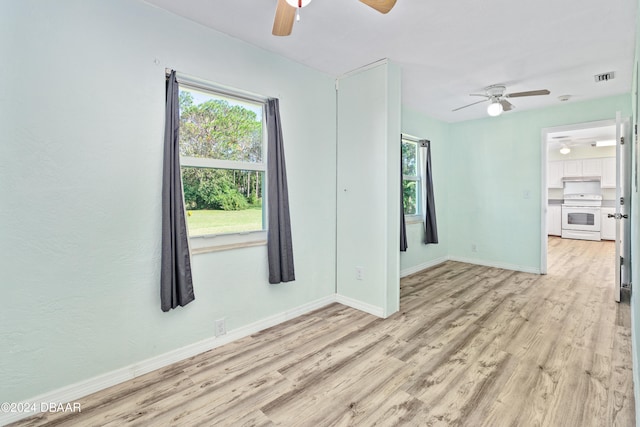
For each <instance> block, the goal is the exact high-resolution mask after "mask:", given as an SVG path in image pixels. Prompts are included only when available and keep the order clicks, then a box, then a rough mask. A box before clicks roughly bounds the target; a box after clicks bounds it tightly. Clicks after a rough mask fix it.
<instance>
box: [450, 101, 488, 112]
mask: <svg viewBox="0 0 640 427" xmlns="http://www.w3.org/2000/svg"><path fill="white" fill-rule="evenodd" d="M487 101H488V100H487V99H483V100H482V101H477V102H474V103H473V104H469V105H465V106H463V107H458V108H456V109H455V110H451V111H458V110H462V109H463V108H467V107H471V106H472V105H476V104H480V103H481V102H487Z"/></svg>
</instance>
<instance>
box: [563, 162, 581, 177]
mask: <svg viewBox="0 0 640 427" xmlns="http://www.w3.org/2000/svg"><path fill="white" fill-rule="evenodd" d="M564 176H565V177H581V176H582V160H565V161H564Z"/></svg>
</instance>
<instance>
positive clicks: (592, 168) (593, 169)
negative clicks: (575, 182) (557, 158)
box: [582, 159, 602, 177]
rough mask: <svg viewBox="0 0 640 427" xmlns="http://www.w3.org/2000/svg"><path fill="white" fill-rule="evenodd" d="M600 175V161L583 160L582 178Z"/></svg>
mask: <svg viewBox="0 0 640 427" xmlns="http://www.w3.org/2000/svg"><path fill="white" fill-rule="evenodd" d="M600 175H602V159H583V160H582V176H598V177H599V176H600Z"/></svg>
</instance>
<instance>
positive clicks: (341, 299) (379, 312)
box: [336, 294, 385, 318]
mask: <svg viewBox="0 0 640 427" xmlns="http://www.w3.org/2000/svg"><path fill="white" fill-rule="evenodd" d="M336 302H338V303H340V304H343V305H346V306H348V307H351V308H355V309H356V310H360V311H364V312H365V313H369V314H373V315H374V316H377V317H382V318H384V317H385V316H384V309H383V308H382V307H378V306H377V305H371V304H367V303H366V302H362V301H359V300H357V299H353V298H349V297H346V296H344V295H339V294H336Z"/></svg>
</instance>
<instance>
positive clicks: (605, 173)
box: [600, 157, 616, 188]
mask: <svg viewBox="0 0 640 427" xmlns="http://www.w3.org/2000/svg"><path fill="white" fill-rule="evenodd" d="M600 187H602V188H616V158H615V157H605V158H604V159H602V179H601V180H600Z"/></svg>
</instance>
